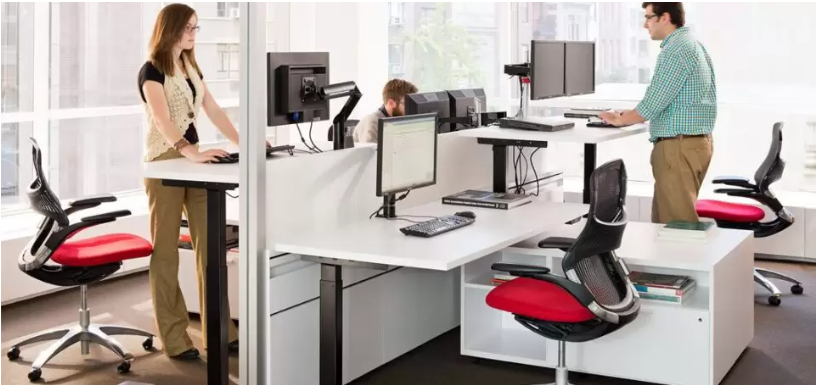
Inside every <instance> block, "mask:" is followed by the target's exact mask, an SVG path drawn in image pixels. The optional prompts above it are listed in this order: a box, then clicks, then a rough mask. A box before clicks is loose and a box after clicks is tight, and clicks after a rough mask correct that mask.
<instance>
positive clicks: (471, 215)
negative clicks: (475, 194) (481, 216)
mask: <svg viewBox="0 0 817 385" xmlns="http://www.w3.org/2000/svg"><path fill="white" fill-rule="evenodd" d="M454 215H456V216H458V217H463V218H471V219H476V218H477V215H476V214H474V212H473V211H459V212H456V213H454Z"/></svg>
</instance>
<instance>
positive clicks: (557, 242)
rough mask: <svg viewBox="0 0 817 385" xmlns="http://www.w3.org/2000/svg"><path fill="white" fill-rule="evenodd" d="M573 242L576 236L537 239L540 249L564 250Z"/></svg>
mask: <svg viewBox="0 0 817 385" xmlns="http://www.w3.org/2000/svg"><path fill="white" fill-rule="evenodd" d="M574 243H576V238H570V237H547V238H545V239H543V240H541V241H539V247H540V248H542V249H559V250H562V251H565V252H566V251H567V249H569V248H570V246H573V244H574Z"/></svg>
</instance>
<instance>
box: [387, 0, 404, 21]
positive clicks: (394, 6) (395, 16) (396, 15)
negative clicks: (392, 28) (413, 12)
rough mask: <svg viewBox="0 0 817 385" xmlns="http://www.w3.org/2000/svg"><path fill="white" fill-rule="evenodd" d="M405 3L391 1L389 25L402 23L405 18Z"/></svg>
mask: <svg viewBox="0 0 817 385" xmlns="http://www.w3.org/2000/svg"><path fill="white" fill-rule="evenodd" d="M405 8H406V5H405V4H404V3H389V25H402V24H403V23H404V19H405Z"/></svg>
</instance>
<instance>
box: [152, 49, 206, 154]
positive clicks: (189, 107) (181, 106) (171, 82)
mask: <svg viewBox="0 0 817 385" xmlns="http://www.w3.org/2000/svg"><path fill="white" fill-rule="evenodd" d="M184 67H185V69H186V70H187V76H188V77H189V78H190V80H191V81H192V82H193V87H194V88H195V89H196V99H195V100H193V92H192V91H191V90H190V87H189V86H188V85H187V80H186V79H185V77H184V75H183V73H182V71H181V70H180V69H179V68H178V67H177V68H176V71H175V72H176V74H175V75H174V76H168V75H167V74H165V84H164V87H163V89H164V91H165V99H167V107H168V110H169V112H170V122H171V123H172V124H173V126H174V127H175V128H176V129H177V130H179V133H180V134H182V135H184V133H185V131H187V128H188V127H189V126H190V123H193V125H194V126H196V127H198V124H196V119H197V118H198V115H199V111H200V110H201V104H202V101H203V100H204V84H203V83H202V80H201V78H200V77H199V74H198V72H196V69H195V68H194V67H193V66H192V65H190V63H189V62H188V61H187V58H184ZM143 104H144V108H145V116H147V123H148V129H147V135H146V138H145V157H144V161H145V162H150V161H152V160H154V159H156V157H158V156H159V155H162V154H164V153H165V152H167V150H169V149H172V148H173V143H167V141H166V140H165V138H164V136H162V134H161V133H160V132H159V129H158V128H157V127H156V122H155V121H154V119H153V114H152V113H151V112H150V107H149V106H148V105H147V103H143Z"/></svg>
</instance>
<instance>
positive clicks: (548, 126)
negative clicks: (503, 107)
mask: <svg viewBox="0 0 817 385" xmlns="http://www.w3.org/2000/svg"><path fill="white" fill-rule="evenodd" d="M575 125H576V124H575V123H573V122H572V121H570V120H567V119H565V118H562V117H538V116H529V117H524V118H502V119H500V120H499V127H500V128H511V129H519V130H530V131H544V132H553V131H561V130H566V129H569V128H573V127H574V126H575Z"/></svg>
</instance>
